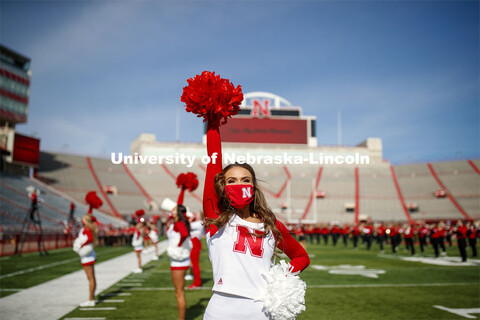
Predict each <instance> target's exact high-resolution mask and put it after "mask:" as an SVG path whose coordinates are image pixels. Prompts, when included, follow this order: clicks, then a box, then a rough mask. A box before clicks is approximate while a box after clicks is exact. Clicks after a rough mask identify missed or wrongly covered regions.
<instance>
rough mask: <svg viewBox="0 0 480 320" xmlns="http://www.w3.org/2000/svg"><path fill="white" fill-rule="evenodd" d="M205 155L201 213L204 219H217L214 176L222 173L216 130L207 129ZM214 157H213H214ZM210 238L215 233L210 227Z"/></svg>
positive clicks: (218, 132)
mask: <svg viewBox="0 0 480 320" xmlns="http://www.w3.org/2000/svg"><path fill="white" fill-rule="evenodd" d="M207 153H208V156H209V157H210V163H209V164H208V165H207V173H206V175H205V186H204V190H203V212H204V214H205V218H210V219H217V218H218V207H217V203H218V197H217V193H216V192H215V186H214V182H215V176H216V175H217V174H218V173H219V172H222V143H221V139H220V131H219V129H218V128H212V127H211V126H210V125H208V128H207ZM215 153H216V158H215V159H214V160H215V163H212V162H213V161H212V155H214V154H215ZM214 157H215V156H214ZM207 232H210V235H211V236H212V235H213V234H214V233H215V232H217V227H215V226H210V227H209V228H208V230H207Z"/></svg>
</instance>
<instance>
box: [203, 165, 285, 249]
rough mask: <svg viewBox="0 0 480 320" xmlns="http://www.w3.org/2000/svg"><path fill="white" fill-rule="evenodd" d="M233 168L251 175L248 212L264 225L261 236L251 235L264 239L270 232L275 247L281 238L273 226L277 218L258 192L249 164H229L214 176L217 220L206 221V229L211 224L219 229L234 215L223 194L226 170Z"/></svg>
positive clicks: (261, 193)
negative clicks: (253, 214)
mask: <svg viewBox="0 0 480 320" xmlns="http://www.w3.org/2000/svg"><path fill="white" fill-rule="evenodd" d="M235 167H242V168H244V169H246V170H248V172H250V174H251V175H252V185H253V201H252V202H251V203H250V204H249V206H250V212H252V213H253V212H255V213H256V214H257V215H258V216H259V218H260V219H261V220H262V222H263V224H264V232H263V234H261V235H258V234H255V233H252V234H253V235H256V236H262V237H264V236H267V235H268V234H269V233H270V232H272V233H273V235H274V236H275V238H276V241H275V246H276V245H277V243H278V242H279V241H280V239H281V237H282V235H281V234H280V231H279V230H278V229H277V227H276V225H275V224H276V222H277V218H276V217H275V214H274V213H273V212H272V209H270V207H269V206H268V204H267V201H266V200H265V196H264V195H263V192H262V190H260V188H259V187H258V184H257V178H256V176H255V171H254V170H253V168H252V167H251V166H250V165H249V164H246V163H245V164H240V163H233V164H229V165H228V166H226V167H225V168H224V169H223V170H222V172H220V173H218V174H217V175H216V176H215V181H214V184H215V192H216V193H217V196H218V210H219V211H220V212H218V218H217V219H207V221H206V226H207V227H208V226H209V225H211V224H213V225H215V226H216V227H217V228H219V229H220V228H221V227H223V226H224V225H225V224H226V223H227V222H228V221H229V220H230V218H231V217H232V216H233V215H234V214H235V213H236V211H235V208H234V207H232V205H231V203H230V199H228V197H227V195H226V194H225V186H226V179H225V174H226V173H227V171H228V170H230V169H232V168H235Z"/></svg>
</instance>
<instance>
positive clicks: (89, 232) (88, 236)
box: [82, 228, 93, 247]
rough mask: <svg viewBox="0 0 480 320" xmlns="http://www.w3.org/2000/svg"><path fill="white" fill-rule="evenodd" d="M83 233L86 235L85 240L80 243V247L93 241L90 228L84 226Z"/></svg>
mask: <svg viewBox="0 0 480 320" xmlns="http://www.w3.org/2000/svg"><path fill="white" fill-rule="evenodd" d="M83 234H84V235H86V236H87V241H85V243H84V244H82V247H83V246H86V245H87V244H89V243H92V242H93V234H92V230H90V229H89V228H85V229H83Z"/></svg>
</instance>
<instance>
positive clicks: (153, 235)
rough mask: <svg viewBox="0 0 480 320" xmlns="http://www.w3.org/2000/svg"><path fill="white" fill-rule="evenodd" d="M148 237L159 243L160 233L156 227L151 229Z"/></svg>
mask: <svg viewBox="0 0 480 320" xmlns="http://www.w3.org/2000/svg"><path fill="white" fill-rule="evenodd" d="M148 237H149V238H150V240H152V242H153V243H158V233H157V231H156V230H155V229H152V230H150V232H149V234H148Z"/></svg>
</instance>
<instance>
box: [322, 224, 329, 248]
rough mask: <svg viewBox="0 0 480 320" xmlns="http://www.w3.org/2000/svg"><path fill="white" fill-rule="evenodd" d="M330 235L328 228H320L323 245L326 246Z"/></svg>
mask: <svg viewBox="0 0 480 320" xmlns="http://www.w3.org/2000/svg"><path fill="white" fill-rule="evenodd" d="M329 234H330V228H328V226H327V225H325V227H323V228H322V237H323V242H324V243H325V245H328V235H329Z"/></svg>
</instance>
